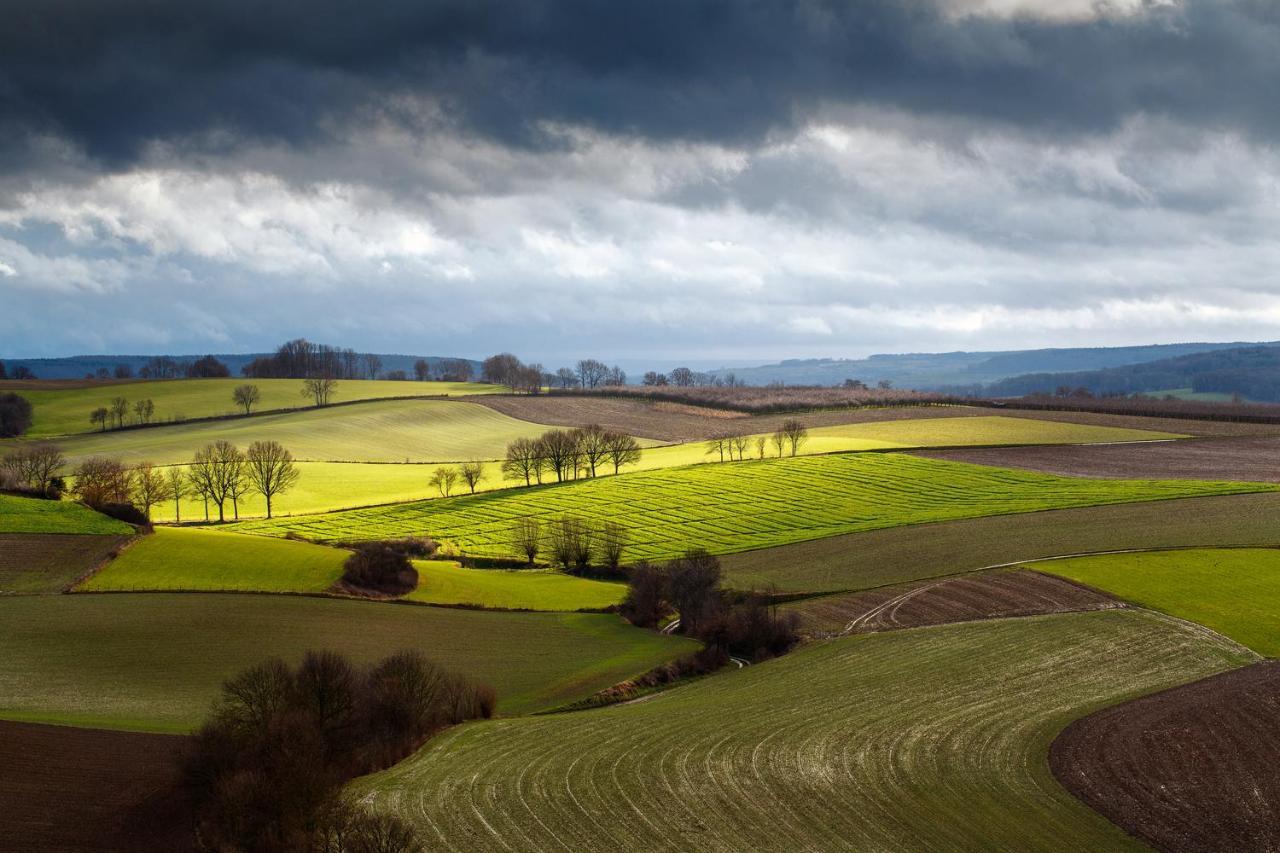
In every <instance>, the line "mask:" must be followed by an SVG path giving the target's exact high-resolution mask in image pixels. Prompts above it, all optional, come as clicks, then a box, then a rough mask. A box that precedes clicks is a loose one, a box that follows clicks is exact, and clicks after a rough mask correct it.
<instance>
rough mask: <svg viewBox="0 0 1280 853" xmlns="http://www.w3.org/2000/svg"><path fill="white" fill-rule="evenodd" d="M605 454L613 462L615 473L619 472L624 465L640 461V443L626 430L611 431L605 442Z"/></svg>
mask: <svg viewBox="0 0 1280 853" xmlns="http://www.w3.org/2000/svg"><path fill="white" fill-rule="evenodd" d="M605 455H606V457H607V458H608V460H609V461H610V462H612V463H613V473H615V474H617V473H618V471H619V470H620V469H621V468H622V466H623V465H634V464H636V463H637V462H639V461H640V443H639V442H638V441H636V440H635V439H634V438H632V437H631V436H629V435H627V434H626V433H624V432H611V433H609V437H608V440H607V441H606V443H605Z"/></svg>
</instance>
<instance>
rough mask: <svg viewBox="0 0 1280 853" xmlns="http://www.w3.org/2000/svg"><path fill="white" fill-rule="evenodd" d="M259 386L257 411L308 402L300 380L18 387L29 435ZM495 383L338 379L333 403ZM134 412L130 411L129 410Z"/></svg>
mask: <svg viewBox="0 0 1280 853" xmlns="http://www.w3.org/2000/svg"><path fill="white" fill-rule="evenodd" d="M245 383H249V384H252V385H257V386H258V390H259V392H260V393H261V395H262V399H261V400H260V401H259V402H258V404H257V405H256V406H255V407H254V410H255V411H263V412H265V411H269V410H271V409H296V408H300V407H303V406H308V405H310V401H309V400H308V399H307V398H305V397H303V395H302V380H301V379H241V378H234V377H233V378H228V379H166V380H157V381H149V382H123V383H110V384H104V385H100V386H97V385H95V386H89V387H84V388H66V389H40V390H36V391H28V390H22V391H19V392H18V393H20V394H21V395H22V396H24V397H26V398H27V399H28V400H30V401H31V405H32V407H33V409H34V413H33V414H34V418H35V423H33V424H32V427H31V430H30V432H29V433H28V435H29V436H30V437H32V438H43V437H47V436H54V435H73V434H75V433H81V432H92V431H94V430H95V429H97V427H95V426H94V425H93V424H91V423H90V422H89V413H90V412H92V411H93V410H94V409H96V408H98V407H99V406H107V407H110V405H111V400H112V399H113V398H115V397H124V398H126V399H128V400H129V402H130V403H133V402H136V401H138V400H143V399H149V400H151V401H152V402H153V403H155V413H154V415H153V417H152V420H153V421H157V422H161V421H173V420H183V419H186V418H208V417H218V416H221V415H233V414H239V413H240V411H241V410H240V408H239V407H238V406H236V404H235V403H234V402H233V401H232V399H231V392H232V390H233V389H235V387H236V386H238V385H243V384H245ZM505 390H506V389H504V388H499V387H497V386H494V385H484V384H481V383H472V382H393V381H388V380H381V379H342V380H339V381H338V384H337V387H336V388H335V390H334V394H333V398H332V402H334V403H349V402H352V401H354V400H373V399H378V398H382V397H434V396H445V395H448V396H450V397H461V396H465V395H469V394H489V393H494V392H498V391H505ZM130 416H132V412H130Z"/></svg>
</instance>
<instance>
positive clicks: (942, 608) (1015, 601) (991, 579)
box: [786, 570, 1122, 635]
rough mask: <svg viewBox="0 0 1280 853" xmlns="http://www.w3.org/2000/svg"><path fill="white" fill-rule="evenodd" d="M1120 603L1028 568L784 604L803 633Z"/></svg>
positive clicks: (860, 630)
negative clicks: (796, 617) (799, 624)
mask: <svg viewBox="0 0 1280 853" xmlns="http://www.w3.org/2000/svg"><path fill="white" fill-rule="evenodd" d="M1120 606H1122V605H1121V603H1120V602H1118V601H1116V600H1115V599H1113V598H1110V597H1108V596H1106V595H1103V594H1102V593H1099V592H1096V591H1094V590H1091V589H1088V588H1086V587H1083V586H1080V585H1078V584H1074V583H1072V582H1070V581H1067V580H1063V579H1061V578H1056V577H1051V576H1049V575H1042V574H1040V573H1039V572H1034V571H1030V570H1021V571H991V572H981V573H978V574H972V575H960V576H957V577H950V578H943V579H941V580H933V581H922V582H919V583H915V584H910V585H902V586H896V587H890V588H886V589H875V590H867V591H866V592H856V593H849V594H846V595H831V596H826V597H824V598H817V599H812V600H809V601H801V602H798V603H796V604H793V605H788V606H787V608H786V609H787V610H789V611H792V612H794V613H797V614H799V616H800V620H801V629H802V630H804V631H805V632H806V633H809V634H815V635H822V634H864V633H871V632H876V631H888V630H892V629H895V628H919V627H922V626H925V625H942V624H945V623H948V622H971V621H974V620H977V619H999V618H1003V617H1009V616H1036V615H1043V614H1048V613H1066V612H1069V611H1074V610H1105V609H1108V608H1112V607H1120Z"/></svg>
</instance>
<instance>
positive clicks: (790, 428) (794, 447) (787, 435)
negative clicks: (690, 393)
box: [707, 418, 809, 462]
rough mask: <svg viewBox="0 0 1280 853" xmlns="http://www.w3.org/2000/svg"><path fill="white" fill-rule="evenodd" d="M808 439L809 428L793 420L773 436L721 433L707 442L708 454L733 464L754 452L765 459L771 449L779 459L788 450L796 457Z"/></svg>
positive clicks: (757, 456) (788, 421)
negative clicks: (714, 454) (716, 455)
mask: <svg viewBox="0 0 1280 853" xmlns="http://www.w3.org/2000/svg"><path fill="white" fill-rule="evenodd" d="M808 438H809V430H808V428H807V427H805V425H804V424H803V423H802V422H801V421H798V420H795V419H794V418H793V419H791V420H787V421H784V422H783V423H782V426H780V427H779V428H778V429H777V430H775V431H774V432H773V433H772V434H771V435H755V436H752V435H748V434H746V433H744V432H724V433H721V434H720V435H717V436H715V437H713V438H710V439H708V440H707V454H712V453H717V454H719V456H720V461H721V462H726V461H727V462H732V461H734V460H735V459H736V460H738V461H739V462H741V461H744V460H745V459H746V458H747V454H748V453H750V452H754V454H755V456H756V458H758V459H764V458H765V454H766V453H767V452H768V451H769V450H770V448H772V450H773V451H774V453H775V454H776V455H777V456H779V457H781V456H782V455H783V453H784V452H785V451H787V450H790V451H791V455H792V456H795V455H796V454H798V453H799V452H800V448H801V447H802V446H803V445H804V443H805V441H807V440H808ZM726 457H728V458H727V459H726Z"/></svg>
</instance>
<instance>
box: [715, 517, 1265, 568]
mask: <svg viewBox="0 0 1280 853" xmlns="http://www.w3.org/2000/svg"><path fill="white" fill-rule="evenodd" d="M1228 545H1257V546H1266V545H1280V495H1273V494H1255V495H1230V496H1221V497H1207V498H1185V499H1181V500H1169V501H1155V502H1151V503H1135V504H1123V505H1119V506H1105V507H1085V508H1080V509H1062V510H1048V511H1044V512H1034V513H1024V514H1021V515H1006V516H994V517H990V518H977V519H969V520H964V521H946V522H938V523H934V524H919V525H911V526H907V527H896V528H891V529H887V530H873V531H869V532H866V533H851V534H847V535H843V536H832V537H829V538H826V539H817V540H812V541H809V542H798V543H795V544H792V545H783V546H779V547H776V548H762V549H760V550H757V551H747V552H744V553H739V554H729V555H726V556H724V557H721V564H722V565H723V566H724V572H725V578H726V582H727V583H728V584H729V585H730V586H733V587H735V588H738V589H767V588H769V587H770V586H776V587H777V588H778V590H780V591H783V592H845V591H850V590H859V589H871V588H873V587H880V586H887V585H889V584H897V583H904V582H907V581H914V580H920V579H923V578H935V577H941V576H943V575H949V574H956V573H959V572H965V571H973V570H975V569H981V568H985V567H988V566H996V565H999V564H1002V563H1012V562H1016V561H1020V560H1031V559H1042V558H1045V557H1055V556H1058V555H1061V554H1078V553H1085V552H1092V551H1112V550H1123V549H1129V548H1135V549H1146V548H1178V547H1194V546H1228Z"/></svg>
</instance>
